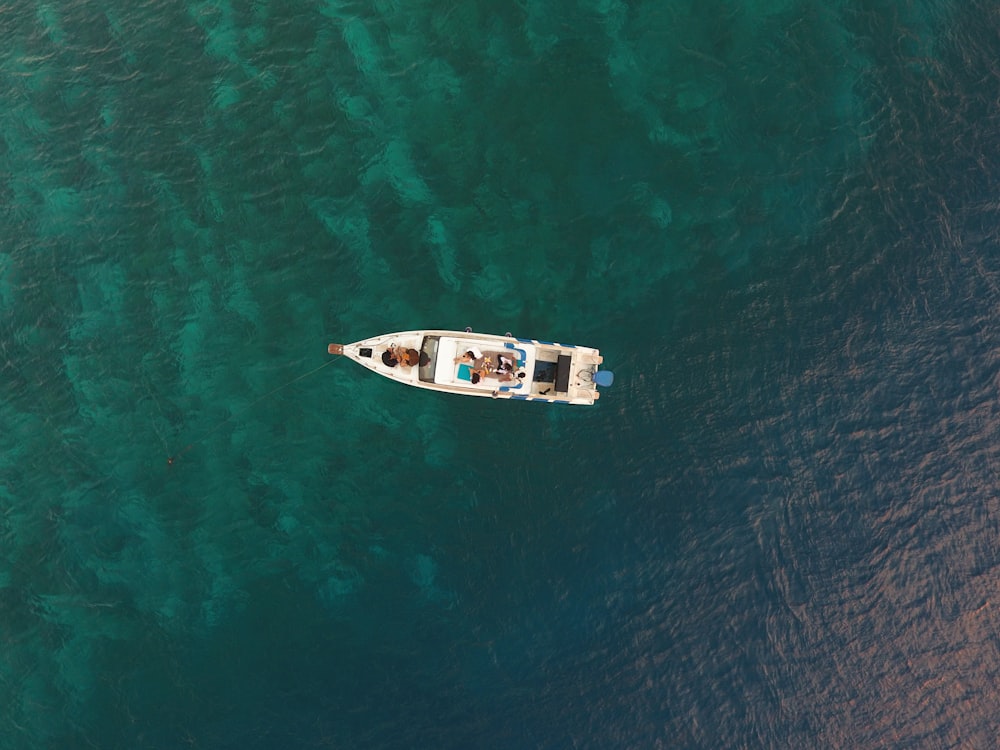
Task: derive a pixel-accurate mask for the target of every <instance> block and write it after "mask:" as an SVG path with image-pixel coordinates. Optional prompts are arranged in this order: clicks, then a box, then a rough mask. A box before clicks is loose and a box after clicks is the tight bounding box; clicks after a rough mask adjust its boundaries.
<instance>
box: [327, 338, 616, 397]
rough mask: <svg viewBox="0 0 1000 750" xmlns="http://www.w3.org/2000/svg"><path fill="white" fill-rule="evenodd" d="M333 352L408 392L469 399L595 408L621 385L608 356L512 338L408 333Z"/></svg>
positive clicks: (586, 349)
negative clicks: (605, 390)
mask: <svg viewBox="0 0 1000 750" xmlns="http://www.w3.org/2000/svg"><path fill="white" fill-rule="evenodd" d="M327 351H328V352H329V353H330V354H333V355H339V356H344V357H347V358H348V359H352V360H354V361H355V362H357V363H358V364H359V365H361V366H363V367H366V368H368V369H369V370H372V371H373V372H377V373H378V374H379V375H383V376H385V377H387V378H390V379H391V380H396V381H398V382H400V383H405V384H406V385H412V386H415V387H417V388H425V389H427V390H431V391H440V392H442V393H454V394H456V395H461V396H483V397H489V398H495V399H501V398H503V399H512V400H519V401H544V402H546V403H550V404H578V405H589V404H593V403H594V402H595V401H597V399H599V398H600V396H601V394H600V392H599V391H598V387H599V386H600V387H608V386H610V385H611V384H612V383H613V382H614V373H613V372H612V371H611V370H602V369H600V367H601V364H602V363H603V361H604V358H603V357H602V356H601V353H600V351H598V350H597V349H592V348H590V347H586V346H575V345H573V344H562V343H559V342H554V341H540V340H538V339H523V338H515V337H514V336H513V335H511V334H510V333H507V334H505V335H503V336H498V335H494V334H488V333H473V332H472V331H471V329H466V330H465V331H464V332H459V331H444V330H427V331H402V332H399V333H387V334H384V335H381V336H375V337H373V338H369V339H365V340H363V341H356V342H354V343H353V344H330V345H329V346H328V347H327Z"/></svg>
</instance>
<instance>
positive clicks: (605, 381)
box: [594, 370, 615, 388]
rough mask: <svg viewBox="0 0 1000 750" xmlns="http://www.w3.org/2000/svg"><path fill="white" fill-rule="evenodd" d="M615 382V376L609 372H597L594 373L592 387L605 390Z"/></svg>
mask: <svg viewBox="0 0 1000 750" xmlns="http://www.w3.org/2000/svg"><path fill="white" fill-rule="evenodd" d="M614 382H615V374H614V373H613V372H611V370H598V371H597V372H595V373H594V385H598V386H601V387H602V388H607V387H608V386H610V385H611V384H612V383H614Z"/></svg>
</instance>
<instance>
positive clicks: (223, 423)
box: [167, 356, 344, 466]
mask: <svg viewBox="0 0 1000 750" xmlns="http://www.w3.org/2000/svg"><path fill="white" fill-rule="evenodd" d="M343 358H344V357H343V356H338V357H335V358H334V359H329V360H327V361H326V362H324V363H323V364H321V365H320V366H319V367H314V368H313V369H312V370H310V371H309V372H306V373H303V374H302V375H298V376H296V377H294V378H292V379H291V380H289V381H288V382H287V383H282V384H281V385H279V386H278V387H277V388H275V389H273V390H270V391H268V392H267V393H265V394H264V395H263V396H261V397H260V398H258V399H256V400H254V401H252V402H250V403H249V404H247V405H246V406H244V407H243V408H242V409H240V410H239V411H236V412H233V413H232V414H230V415H229V416H228V417H226V418H225V419H223V420H222V421H221V422H219V423H218V424H217V425H215V427H213V428H212V429H211V430H209V431H208V432H206V433H205V434H204V435H202V436H201V437H199V438H198V439H197V440H192V441H191V442H190V443H188V444H187V445H186V446H184V449H183V450H182V451H180V452H178V453H175V454H174V455H172V456H167V465H168V466H173V465H174V463H175V462H176V461H177V459H179V458H180V457H181V456H183V455H184V454H185V453H187V452H188V451H189V450H191V449H192V448H194V447H195V446H196V445H198V443H200V442H202V441H204V440H205V439H207V438H208V437H210V436H212V435H214V434H215V433H216V432H218V431H219V430H221V429H222V428H223V427H224V426H226V425H227V424H228V423H229V422H231V421H232V420H233V419H235V418H236V417H238V416H240V415H241V414H246V413H247V412H248V411H249V410H250V409H252V408H253V407H255V406H256V405H257V404H259V403H260V402H261V401H263V400H264V399H266V398H270V397H271V396H273V395H274V394H275V393H277V392H278V391H280V390H282V389H284V388H287V387H288V386H290V385H293V384H294V383H298V382H299V381H300V380H304V379H305V378H308V377H309V376H310V375H314V374H316V373H317V372H319V371H320V370H322V369H323V368H324V367H328V366H330V365H332V364H333V363H334V362H336V361H338V360H340V359H343Z"/></svg>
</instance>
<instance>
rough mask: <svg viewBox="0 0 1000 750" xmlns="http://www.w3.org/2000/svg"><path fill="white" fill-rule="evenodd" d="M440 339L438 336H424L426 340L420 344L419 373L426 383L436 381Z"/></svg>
mask: <svg viewBox="0 0 1000 750" xmlns="http://www.w3.org/2000/svg"><path fill="white" fill-rule="evenodd" d="M439 340H440V338H439V337H438V336H424V341H423V343H422V344H420V367H419V368H418V369H417V374H418V375H419V376H420V379H421V380H422V381H424V382H425V383H433V382H434V366H435V365H436V364H437V354H438V342H439Z"/></svg>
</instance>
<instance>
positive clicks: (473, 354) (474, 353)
mask: <svg viewBox="0 0 1000 750" xmlns="http://www.w3.org/2000/svg"><path fill="white" fill-rule="evenodd" d="M482 357H483V353H482V352H481V351H479V350H478V349H477V348H476V347H472V348H471V349H469V350H468V351H467V352H466V353H465V354H463V355H461V356H460V357H455V364H456V365H457V364H458V363H459V362H475V361H476V360H477V359H482Z"/></svg>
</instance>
